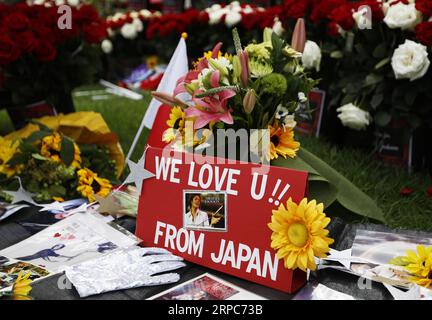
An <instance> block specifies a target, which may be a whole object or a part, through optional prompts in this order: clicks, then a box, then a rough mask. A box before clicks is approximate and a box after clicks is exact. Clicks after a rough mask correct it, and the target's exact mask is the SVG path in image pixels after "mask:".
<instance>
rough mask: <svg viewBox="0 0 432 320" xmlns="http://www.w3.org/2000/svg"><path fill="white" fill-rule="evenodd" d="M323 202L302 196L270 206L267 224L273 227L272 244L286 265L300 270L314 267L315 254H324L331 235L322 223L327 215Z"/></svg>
mask: <svg viewBox="0 0 432 320" xmlns="http://www.w3.org/2000/svg"><path fill="white" fill-rule="evenodd" d="M323 210H324V205H323V204H322V203H320V204H317V203H316V201H315V200H312V201H310V202H308V200H307V198H304V199H303V200H302V201H301V202H300V204H298V205H297V204H296V203H294V202H293V201H292V199H291V198H289V199H288V201H287V203H286V208H285V206H284V205H283V204H281V205H280V206H279V208H278V209H277V210H273V215H272V222H271V223H269V224H268V227H269V228H270V229H271V230H272V231H273V234H272V236H271V240H272V241H271V247H272V248H273V249H275V250H277V257H278V258H279V259H284V264H285V268H288V269H297V268H300V269H301V270H303V271H306V269H311V270H315V269H316V264H315V258H314V257H319V258H325V257H326V256H327V253H328V252H329V250H330V249H329V245H330V244H332V243H333V239H331V238H329V237H328V236H327V235H328V234H329V231H328V230H327V229H325V227H326V226H327V225H328V224H329V223H330V218H328V217H326V215H325V213H324V212H323Z"/></svg>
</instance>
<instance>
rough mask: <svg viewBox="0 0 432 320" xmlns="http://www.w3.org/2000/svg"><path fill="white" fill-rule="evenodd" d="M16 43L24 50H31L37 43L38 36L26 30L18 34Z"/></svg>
mask: <svg viewBox="0 0 432 320" xmlns="http://www.w3.org/2000/svg"><path fill="white" fill-rule="evenodd" d="M16 43H17V45H18V47H20V49H21V50H22V51H23V52H31V51H32V50H33V49H34V47H35V45H36V38H35V36H34V35H33V32H31V31H25V32H22V33H20V34H19V35H17V37H16Z"/></svg>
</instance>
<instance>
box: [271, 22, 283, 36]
mask: <svg viewBox="0 0 432 320" xmlns="http://www.w3.org/2000/svg"><path fill="white" fill-rule="evenodd" d="M272 30H273V32H274V33H276V34H277V35H278V36H281V35H282V33H284V32H285V29H284V27H283V26H282V22H280V20H279V19H278V18H275V19H274V24H273V27H272Z"/></svg>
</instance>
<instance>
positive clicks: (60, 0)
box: [55, 0, 65, 6]
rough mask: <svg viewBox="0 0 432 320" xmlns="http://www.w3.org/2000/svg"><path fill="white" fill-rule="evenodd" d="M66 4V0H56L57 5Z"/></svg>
mask: <svg viewBox="0 0 432 320" xmlns="http://www.w3.org/2000/svg"><path fill="white" fill-rule="evenodd" d="M64 4H65V0H55V5H56V6H61V5H64Z"/></svg>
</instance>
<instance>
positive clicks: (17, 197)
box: [3, 177, 40, 206]
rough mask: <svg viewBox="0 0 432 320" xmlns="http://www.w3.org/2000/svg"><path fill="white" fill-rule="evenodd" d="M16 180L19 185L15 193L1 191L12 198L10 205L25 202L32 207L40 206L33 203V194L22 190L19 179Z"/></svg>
mask: <svg viewBox="0 0 432 320" xmlns="http://www.w3.org/2000/svg"><path fill="white" fill-rule="evenodd" d="M16 178H17V179H18V181H19V185H20V186H19V188H18V190H17V191H3V192H4V193H6V194H8V195H10V196H12V197H13V198H12V202H11V204H15V203H17V202H20V201H25V202H27V203H30V204H33V205H36V206H40V205H39V204H37V203H36V202H34V201H33V198H32V197H33V196H34V195H35V194H34V193H31V192H28V191H26V190H25V189H24V188H23V186H22V184H21V179H20V177H16Z"/></svg>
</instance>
